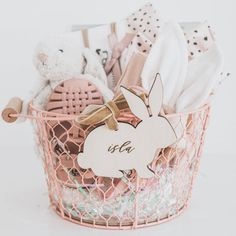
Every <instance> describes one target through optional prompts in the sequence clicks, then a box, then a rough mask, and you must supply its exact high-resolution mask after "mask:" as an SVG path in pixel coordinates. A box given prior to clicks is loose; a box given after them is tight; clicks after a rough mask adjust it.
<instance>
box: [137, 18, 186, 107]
mask: <svg viewBox="0 0 236 236" xmlns="http://www.w3.org/2000/svg"><path fill="white" fill-rule="evenodd" d="M187 66H188V51H187V43H186V39H185V37H184V34H183V31H182V29H181V28H180V26H179V25H178V24H177V23H175V22H168V23H166V25H165V26H164V27H163V30H162V31H161V33H160V36H159V38H158V39H157V40H156V42H155V44H154V45H153V47H152V49H151V50H150V53H149V55H148V57H147V60H146V62H145V65H144V68H143V71H142V74H141V78H142V85H143V87H144V88H145V89H146V90H149V89H150V86H151V84H152V83H153V80H154V78H155V75H156V74H157V73H160V75H161V78H162V83H163V87H164V91H165V92H164V97H163V103H164V105H168V106H170V107H174V105H175V102H176V99H177V98H178V96H179V95H180V93H181V91H182V89H183V86H184V82H185V77H186V73H187Z"/></svg>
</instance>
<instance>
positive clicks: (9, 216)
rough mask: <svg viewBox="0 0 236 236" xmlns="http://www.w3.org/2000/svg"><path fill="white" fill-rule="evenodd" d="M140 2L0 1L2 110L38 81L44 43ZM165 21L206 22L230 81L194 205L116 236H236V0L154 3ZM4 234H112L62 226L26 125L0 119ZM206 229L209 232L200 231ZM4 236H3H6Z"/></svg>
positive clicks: (215, 116) (0, 227)
mask: <svg viewBox="0 0 236 236" xmlns="http://www.w3.org/2000/svg"><path fill="white" fill-rule="evenodd" d="M146 2H147V1H142V0H136V1H134V0H129V1H127V0H119V1H118V0H116V1H115V0H107V1H106V0H99V1H95V0H93V1H92V0H83V1H81V0H70V1H69V0H67V1H65V0H60V1H59V0H37V1H36V0H20V1H17V0H15V1H13V0H0V81H1V83H0V110H2V108H3V107H4V104H6V103H7V101H8V99H9V98H11V97H12V96H16V95H17V96H20V97H24V96H25V94H27V93H28V92H29V90H30V88H31V87H32V86H33V84H34V82H35V81H36V79H37V73H36V71H35V70H34V68H33V65H32V62H31V61H32V53H33V50H34V47H35V45H36V43H37V42H38V41H39V39H41V38H43V37H45V36H48V35H49V34H55V33H59V32H62V31H64V29H65V28H66V27H67V26H68V25H70V24H89V23H108V22H111V21H116V20H119V19H121V18H124V17H126V16H127V15H128V14H130V13H131V12H133V11H134V10H136V9H137V8H139V7H140V6H142V5H143V4H144V3H146ZM150 2H152V3H153V4H154V5H155V6H156V8H157V10H158V12H160V14H161V15H162V16H163V17H165V18H166V19H174V20H177V21H199V20H200V21H203V20H205V19H207V20H208V21H209V22H210V24H211V25H212V27H213V28H214V29H215V31H216V33H217V40H218V43H219V45H220V46H221V48H222V51H223V53H224V56H225V64H226V69H227V70H228V71H229V72H231V74H232V76H231V78H230V79H229V80H228V81H225V83H224V84H223V85H222V86H221V88H220V90H219V91H218V94H217V96H216V98H215V100H214V102H213V109H212V114H211V123H210V127H209V129H208V133H207V138H206V143H205V152H204V156H203V161H202V166H201V168H200V174H199V177H198V181H197V183H196V188H195V190H194V194H193V199H192V202H191V206H190V208H189V209H188V211H187V212H185V213H184V215H183V216H181V217H180V218H179V219H176V220H175V221H173V222H171V223H167V224H164V225H161V226H157V227H151V228H149V229H146V230H138V231H136V232H131V231H127V232H122V233H121V232H116V233H117V234H118V233H119V234H124V235H129V234H136V233H137V234H140V235H144V234H146V233H149V234H151V233H153V235H154V233H155V234H158V235H172V234H175V235H199V234H207V233H206V231H209V232H208V233H211V234H212V235H213V234H214V235H222V234H225V235H236V230H235V227H234V225H233V223H234V222H236V216H235V212H236V204H235V200H234V199H236V192H235V188H236V183H235V182H236V148H235V146H236V140H235V134H236V122H235V116H236V106H235V102H236V78H235V73H236V69H235V68H236V64H235V55H236V50H235V48H236V47H235V44H236V28H235V22H236V14H235V10H236V5H235V1H234V0H224V1H219V0H218V1H216V0H197V1H193V0H178V1H174V0H172V1H171V0H159V1H158V0H157V1H150ZM0 151H1V171H0V186H1V187H0V209H1V213H0V235H6V236H8V235H31V234H34V235H36V234H37V233H38V234H39V235H52V234H56V233H57V234H58V235H68V233H69V235H70V234H71V235H72V232H73V233H74V234H80V233H81V234H85V233H86V234H88V235H90V234H94V235H95V234H96V235H98V234H101V235H102V234H103V235H105V234H110V232H109V231H106V232H105V233H104V232H103V231H101V230H99V231H98V230H93V229H87V228H81V227H79V226H77V225H73V224H71V223H68V222H64V221H62V220H61V219H59V218H58V217H57V216H55V215H54V214H53V213H52V212H51V211H50V210H49V209H48V208H47V206H48V201H47V196H46V194H47V193H46V187H45V183H44V182H43V172H42V168H41V163H40V161H39V160H37V158H35V154H34V151H33V140H32V130H31V126H30V125H29V123H28V122H26V123H23V124H17V125H16V124H13V125H8V124H5V123H3V122H2V120H0ZM203 227H204V228H203ZM2 232H3V233H2Z"/></svg>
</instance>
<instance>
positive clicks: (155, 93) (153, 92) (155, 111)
mask: <svg viewBox="0 0 236 236" xmlns="http://www.w3.org/2000/svg"><path fill="white" fill-rule="evenodd" d="M162 100H163V85H162V81H161V76H160V74H156V77H155V79H154V81H153V83H152V86H151V89H150V92H149V95H148V101H149V106H150V109H151V112H152V115H153V116H158V115H159V112H160V110H161V106H162Z"/></svg>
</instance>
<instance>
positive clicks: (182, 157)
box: [28, 105, 210, 229]
mask: <svg viewBox="0 0 236 236" xmlns="http://www.w3.org/2000/svg"><path fill="white" fill-rule="evenodd" d="M209 111H210V106H209V105H205V106H204V107H202V108H200V109H198V110H196V111H193V112H190V113H179V114H171V115H168V116H167V118H168V119H169V121H170V123H171V124H172V126H173V127H174V129H175V131H176V133H177V136H178V137H179V139H178V141H177V143H175V144H174V145H172V146H170V147H168V148H165V149H161V150H158V151H157V155H156V157H155V158H154V160H153V161H152V163H150V165H149V168H150V169H151V170H152V171H153V172H154V173H155V177H153V178H150V179H142V178H139V177H138V176H137V175H136V172H135V170H127V171H123V177H122V178H120V179H118V178H105V177H100V176H95V175H94V173H93V172H92V170H91V169H87V170H85V169H82V168H80V167H79V165H78V163H77V161H76V159H77V155H78V153H79V152H81V151H82V150H83V142H84V140H85V138H86V136H87V135H88V133H89V132H91V131H92V130H93V129H94V128H95V127H94V126H91V127H88V128H86V129H85V130H83V129H81V128H80V127H79V126H78V125H77V124H76V122H75V121H74V118H75V116H73V115H61V114H55V113H52V112H45V111H41V110H39V109H37V108H35V107H33V106H32V105H31V107H30V112H31V115H30V116H28V118H31V120H32V124H33V127H34V130H35V134H36V135H35V137H36V143H37V146H38V150H39V154H40V156H41V157H42V160H43V164H44V170H45V175H46V180H47V185H48V191H49V198H50V202H51V206H52V208H53V209H54V210H55V211H56V212H57V214H59V215H60V216H61V217H62V218H63V219H66V220H69V221H71V222H74V223H78V224H80V225H85V226H89V227H96V228H104V229H134V228H140V227H144V226H150V225H155V224H160V223H163V222H166V221H168V220H170V219H172V218H174V217H176V216H178V215H179V214H180V213H181V212H182V211H183V210H184V209H185V208H186V207H187V205H188V202H189V199H190V196H191V191H192V187H193V182H194V179H195V177H196V174H197V172H198V167H199V160H200V156H201V153H202V150H203V143H204V137H205V131H206V128H207V125H208V120H209ZM119 120H120V121H125V122H128V123H130V124H132V125H134V126H135V125H136V124H137V123H138V122H139V120H138V118H136V117H135V116H134V115H133V114H132V113H131V112H130V111H129V110H126V111H123V112H122V113H121V116H120V117H119ZM150 138H151V137H150ZM94 158H96V153H95V154H94Z"/></svg>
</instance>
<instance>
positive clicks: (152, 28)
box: [126, 4, 162, 43]
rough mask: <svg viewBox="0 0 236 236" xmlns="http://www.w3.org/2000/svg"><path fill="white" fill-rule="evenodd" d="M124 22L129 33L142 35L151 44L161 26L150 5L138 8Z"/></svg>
mask: <svg viewBox="0 0 236 236" xmlns="http://www.w3.org/2000/svg"><path fill="white" fill-rule="evenodd" d="M126 21H127V29H128V32H129V33H134V34H137V35H138V34H140V33H142V34H143V35H144V36H145V37H146V38H147V39H148V40H150V41H151V42H152V43H154V42H155V40H156V37H157V35H158V33H159V31H160V28H161V24H162V21H161V20H160V18H159V17H158V15H157V13H156V10H155V9H154V8H153V6H152V4H147V5H145V6H144V7H143V8H140V9H139V10H138V11H136V12H134V13H133V14H132V15H131V16H129V17H128V18H127V19H126Z"/></svg>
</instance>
